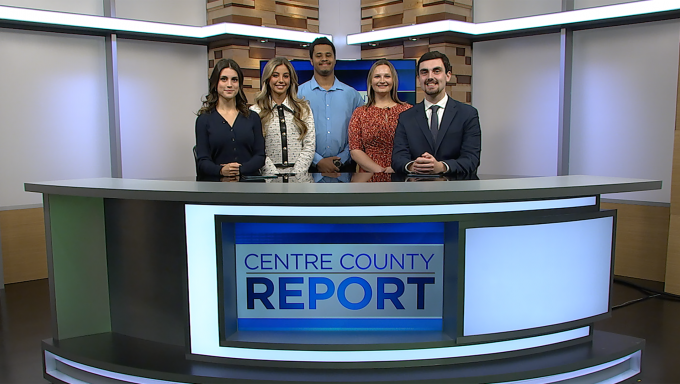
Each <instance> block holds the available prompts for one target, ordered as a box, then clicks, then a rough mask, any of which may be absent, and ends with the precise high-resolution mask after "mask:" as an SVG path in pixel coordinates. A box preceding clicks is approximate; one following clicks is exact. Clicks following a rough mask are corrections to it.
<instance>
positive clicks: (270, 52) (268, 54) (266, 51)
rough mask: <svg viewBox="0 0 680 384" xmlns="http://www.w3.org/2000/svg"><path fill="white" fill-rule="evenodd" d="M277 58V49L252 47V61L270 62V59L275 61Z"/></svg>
mask: <svg viewBox="0 0 680 384" xmlns="http://www.w3.org/2000/svg"><path fill="white" fill-rule="evenodd" d="M275 56H276V49H274V48H258V47H250V58H251V59H260V60H269V59H273V58H274V57H275Z"/></svg>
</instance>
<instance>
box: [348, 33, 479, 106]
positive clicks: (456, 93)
mask: <svg viewBox="0 0 680 384" xmlns="http://www.w3.org/2000/svg"><path fill="white" fill-rule="evenodd" d="M443 39H444V40H443ZM428 51H439V52H441V53H443V54H445V55H446V56H447V57H448V58H449V61H450V62H451V68H452V72H453V76H452V77H451V81H450V82H449V83H447V86H446V92H447V93H448V94H449V95H451V97H453V98H454V99H456V100H458V101H461V102H463V103H468V104H469V103H471V102H472V46H471V45H469V44H465V43H462V44H461V43H453V42H447V41H446V40H445V38H437V39H435V38H427V37H425V38H420V39H414V40H406V41H404V42H393V43H389V42H388V43H380V44H377V45H375V46H369V47H363V48H362V50H361V58H362V59H364V60H377V59H380V58H385V59H416V60H417V59H419V58H420V56H422V55H423V54H424V53H425V52H428ZM423 97H424V93H423V91H422V90H421V89H420V87H419V86H418V85H417V84H416V101H417V102H420V101H421V100H422V99H423Z"/></svg>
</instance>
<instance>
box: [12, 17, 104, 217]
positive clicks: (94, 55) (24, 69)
mask: <svg viewBox="0 0 680 384" xmlns="http://www.w3.org/2000/svg"><path fill="white" fill-rule="evenodd" d="M0 52H2V55H1V56H0V84H2V92H0V116H1V119H0V175H2V182H1V183H0V207H3V208H16V207H22V206H25V205H35V204H41V203H42V198H41V196H40V195H39V194H36V193H27V192H24V183H25V182H28V181H45V180H63V179H81V178H92V177H108V176H110V160H109V136H108V135H109V133H108V109H107V98H106V97H107V96H106V67H105V65H106V63H105V52H104V38H103V37H92V36H76V35H66V34H51V33H43V32H30V31H19V30H10V29H0Z"/></svg>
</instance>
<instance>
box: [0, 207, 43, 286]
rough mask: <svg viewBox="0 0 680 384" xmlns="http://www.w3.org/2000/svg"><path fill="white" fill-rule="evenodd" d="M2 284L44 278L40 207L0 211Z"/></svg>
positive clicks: (41, 213) (41, 214)
mask: <svg viewBox="0 0 680 384" xmlns="http://www.w3.org/2000/svg"><path fill="white" fill-rule="evenodd" d="M0 234H1V235H2V239H1V240H2V241H1V243H2V258H3V260H2V261H3V267H4V274H5V284H11V283H18V282H22V281H29V280H37V279H45V278H47V251H46V247H45V221H44V215H43V209H42V208H31V209H16V210H10V211H0Z"/></svg>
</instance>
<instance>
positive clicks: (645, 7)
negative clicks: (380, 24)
mask: <svg viewBox="0 0 680 384" xmlns="http://www.w3.org/2000/svg"><path fill="white" fill-rule="evenodd" d="M676 10H680V3H679V2H678V1H677V0H646V1H635V2H632V3H625V4H616V5H610V6H604V7H595V8H586V9H579V10H575V11H566V12H557V13H549V14H545V15H538V16H528V17H519V18H515V19H508V20H499V21H490V22H486V23H466V22H463V21H456V20H442V21H435V22H431V23H423V24H415V25H409V26H404V27H396V28H387V29H381V30H378V31H371V32H363V33H356V34H353V35H348V36H347V44H348V45H355V44H365V43H374V42H379V41H384V40H394V39H402V38H406V37H414V36H425V35H430V34H435V33H442V32H456V33H462V34H466V35H470V36H484V35H490V34H494V33H504V32H513V31H521V30H527V29H532V28H543V27H554V26H574V25H577V24H580V23H586V22H593V21H599V20H610V19H615V18H622V17H630V16H642V15H651V14H655V13H662V12H668V11H676Z"/></svg>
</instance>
